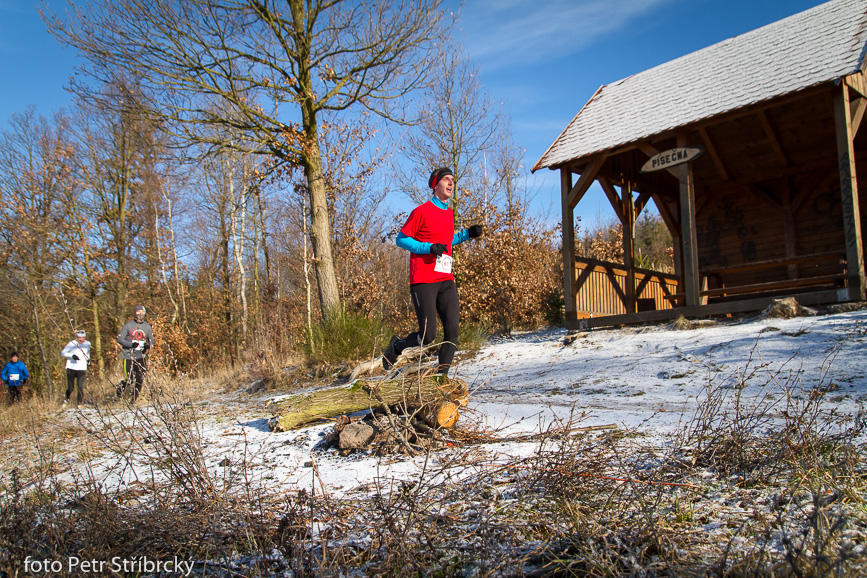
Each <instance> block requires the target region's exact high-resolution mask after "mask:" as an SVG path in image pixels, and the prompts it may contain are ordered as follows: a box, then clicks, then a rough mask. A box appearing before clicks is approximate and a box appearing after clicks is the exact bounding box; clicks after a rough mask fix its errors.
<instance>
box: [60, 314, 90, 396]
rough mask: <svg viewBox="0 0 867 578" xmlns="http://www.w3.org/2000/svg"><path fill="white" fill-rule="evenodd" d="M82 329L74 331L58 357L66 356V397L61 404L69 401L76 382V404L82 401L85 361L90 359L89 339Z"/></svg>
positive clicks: (85, 377)
mask: <svg viewBox="0 0 867 578" xmlns="http://www.w3.org/2000/svg"><path fill="white" fill-rule="evenodd" d="M86 338H87V333H85V332H84V331H83V330H78V331H76V332H75V339H73V340H72V341H70V342H69V343H67V344H66V347H64V348H63V351H61V352H60V357H65V358H66V398H65V399H64V400H63V405H66V404H67V403H69V397H70V396H71V395H72V391H73V390H74V389H75V384H76V382H78V396H76V404H80V403H81V402H82V401H84V382H85V381H87V362H89V361H90V341H87V339H86Z"/></svg>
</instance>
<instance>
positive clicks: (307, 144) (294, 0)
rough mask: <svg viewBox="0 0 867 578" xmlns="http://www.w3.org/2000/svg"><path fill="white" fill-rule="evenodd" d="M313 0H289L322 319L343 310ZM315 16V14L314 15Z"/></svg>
mask: <svg viewBox="0 0 867 578" xmlns="http://www.w3.org/2000/svg"><path fill="white" fill-rule="evenodd" d="M308 6H309V3H305V2H304V1H303V0H289V9H290V10H291V12H292V21H293V25H294V28H295V30H296V33H295V45H296V46H295V47H296V51H297V52H298V56H297V58H298V63H299V64H300V70H299V74H298V96H299V103H298V104H299V106H300V108H301V126H302V130H303V132H304V143H303V144H304V146H303V153H302V157H301V162H302V164H303V166H304V175H305V177H306V178H307V194H308V195H309V196H310V243H311V244H312V245H313V258H314V269H315V271H316V282H317V286H318V289H319V308H320V311H321V313H322V321H323V322H324V321H326V320H327V319H329V318H331V316H333V315H335V314H337V313H339V312H340V292H339V289H338V288H337V273H336V272H335V270H334V257H333V255H332V251H331V221H330V216H329V214H328V196H327V191H326V190H325V179H324V178H323V174H322V150H321V145H320V142H319V124H318V121H317V118H316V112H317V111H316V102H317V97H316V94H315V92H314V89H313V81H312V75H311V62H310V52H311V45H310V42H311V39H310V38H309V37H308V36H307V35H306V31H307V30H308V24H309V20H308V19H309V18H310V14H308V13H307V7H308ZM314 16H315V15H314Z"/></svg>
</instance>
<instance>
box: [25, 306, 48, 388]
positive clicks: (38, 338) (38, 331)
mask: <svg viewBox="0 0 867 578" xmlns="http://www.w3.org/2000/svg"><path fill="white" fill-rule="evenodd" d="M38 298H39V296H38V295H33V296H32V298H31V300H30V307H31V312H32V313H33V324H34V329H35V330H36V345H37V346H38V347H39V355H40V357H41V358H42V372H43V375H44V379H45V387H46V391H45V392H43V397H45V398H47V399H50V398H51V394H52V392H53V391H54V382H53V381H52V380H51V366H49V365H48V357H47V356H46V355H45V336H44V335H42V324H41V323H39V307H38Z"/></svg>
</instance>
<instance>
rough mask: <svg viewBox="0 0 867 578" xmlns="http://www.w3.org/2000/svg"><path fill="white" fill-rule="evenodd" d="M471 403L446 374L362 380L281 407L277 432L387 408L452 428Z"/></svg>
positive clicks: (462, 387)
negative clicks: (468, 403) (460, 411)
mask: <svg viewBox="0 0 867 578" xmlns="http://www.w3.org/2000/svg"><path fill="white" fill-rule="evenodd" d="M468 401H469V390H468V389H467V384H466V383H465V382H464V381H463V380H460V379H449V378H448V377H446V376H444V375H430V376H425V377H419V378H413V379H400V380H391V381H364V380H358V381H356V382H354V383H352V384H351V385H350V386H348V387H335V388H330V389H324V390H320V391H314V392H311V393H307V394H302V395H298V396H295V397H292V398H290V399H287V400H285V401H282V402H279V403H278V404H277V413H278V415H277V419H276V425H275V427H274V429H275V431H288V430H292V429H296V428H299V427H301V426H303V425H306V424H309V423H311V422H314V421H316V420H319V419H323V418H332V417H335V416H338V415H342V414H347V413H354V412H356V411H363V410H365V409H373V408H377V407H381V406H383V405H387V406H396V405H400V406H403V407H404V408H405V409H404V410H403V411H407V412H413V411H419V413H420V415H421V416H422V417H423V418H424V419H425V421H427V422H428V423H429V424H430V425H431V426H433V427H451V426H453V425H454V424H455V422H457V419H458V409H459V408H460V407H463V406H465V405H466V404H467V402H468Z"/></svg>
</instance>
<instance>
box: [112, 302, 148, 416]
mask: <svg viewBox="0 0 867 578" xmlns="http://www.w3.org/2000/svg"><path fill="white" fill-rule="evenodd" d="M133 313H134V314H135V319H130V320H129V321H127V322H126V323H125V324H124V326H123V327H122V328H121V330H120V334H118V336H117V342H118V343H119V344H120V346H121V347H123V350H122V351H121V356H122V357H123V380H122V381H121V382H120V384H119V385H118V386H117V396H118V397H123V392H124V390H126V386H127V385H128V384H130V382H131V383H132V384H133V385H134V389H133V396H132V400H133V401H135V400H137V399H138V396H139V394H140V393H141V388H142V385H143V384H144V374H145V371H147V357H146V356H147V352H148V351H149V350H150V348H151V347H153V344H154V330H153V328H152V327H151V326H150V323H148V322H146V321H145V320H144V319H145V313H146V311H145V307H144V305H136V306H135V308H134V309H133Z"/></svg>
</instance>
